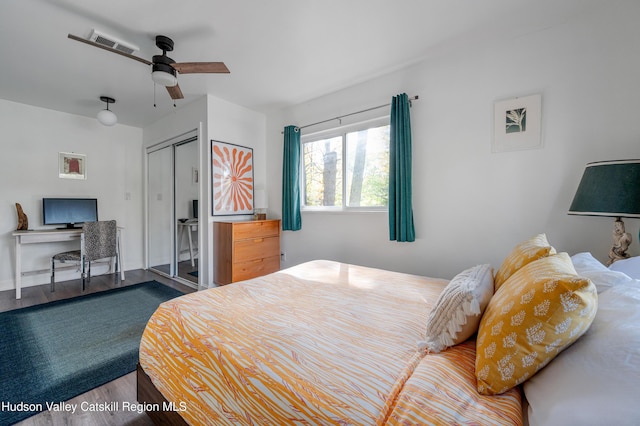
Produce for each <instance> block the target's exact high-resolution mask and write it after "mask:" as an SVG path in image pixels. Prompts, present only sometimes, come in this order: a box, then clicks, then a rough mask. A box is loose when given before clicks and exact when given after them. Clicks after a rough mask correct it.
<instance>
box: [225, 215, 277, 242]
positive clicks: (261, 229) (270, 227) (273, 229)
mask: <svg viewBox="0 0 640 426" xmlns="http://www.w3.org/2000/svg"><path fill="white" fill-rule="evenodd" d="M277 235H280V221H277V220H256V221H252V222H242V223H235V224H234V226H233V237H232V238H233V239H234V240H235V241H237V240H244V239H245V238H259V237H273V236H277Z"/></svg>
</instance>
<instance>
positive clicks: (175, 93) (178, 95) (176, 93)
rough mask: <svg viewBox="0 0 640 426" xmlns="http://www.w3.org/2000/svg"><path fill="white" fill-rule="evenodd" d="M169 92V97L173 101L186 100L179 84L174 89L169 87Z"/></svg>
mask: <svg viewBox="0 0 640 426" xmlns="http://www.w3.org/2000/svg"><path fill="white" fill-rule="evenodd" d="M167 92H169V96H171V99H184V95H183V94H182V90H180V86H178V85H177V84H176V85H175V86H172V87H167Z"/></svg>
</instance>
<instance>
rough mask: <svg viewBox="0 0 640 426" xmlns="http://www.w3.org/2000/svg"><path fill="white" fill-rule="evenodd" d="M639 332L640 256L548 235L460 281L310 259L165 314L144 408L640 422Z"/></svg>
mask: <svg viewBox="0 0 640 426" xmlns="http://www.w3.org/2000/svg"><path fill="white" fill-rule="evenodd" d="M631 262H633V263H631ZM614 265H615V264H614ZM623 268H624V272H623ZM494 272H495V274H494ZM443 313H444V314H446V315H443ZM443 318H445V319H446V321H443ZM638 324H640V258H636V259H632V260H630V261H629V263H620V264H619V265H617V266H615V267H612V268H607V267H606V266H604V265H603V264H601V263H600V262H598V261H597V260H596V259H595V258H594V257H593V256H592V255H591V254H590V253H579V254H576V255H574V256H572V257H569V255H568V254H567V253H558V252H556V250H555V249H554V248H553V247H552V246H551V245H550V244H549V243H548V241H547V240H546V236H545V235H544V234H540V235H537V236H534V237H532V238H531V239H529V240H526V241H523V242H521V243H520V244H518V245H517V246H516V247H515V248H514V249H513V251H512V252H511V253H509V254H508V255H507V256H506V258H505V260H504V262H503V263H502V265H500V267H499V268H497V270H495V271H494V270H493V268H492V267H491V266H490V265H476V266H474V267H471V268H469V269H468V270H465V271H462V272H461V273H460V274H458V275H456V276H455V277H454V278H453V279H451V280H450V281H448V280H443V279H435V278H428V277H422V276H415V275H408V274H402V273H398V272H391V271H385V270H380V269H374V268H368V267H363V266H356V265H349V264H344V263H338V262H333V261H323V260H319V261H312V262H308V263H304V264H301V265H298V266H294V267H292V268H289V269H285V270H282V271H279V272H276V273H273V274H270V275H267V276H263V277H259V278H255V279H252V280H248V281H244V282H240V283H235V284H232V285H228V286H224V287H220V288H214V289H209V290H205V291H201V292H198V293H192V294H189V295H185V296H182V297H179V298H177V299H173V300H171V301H168V302H165V303H163V304H162V305H160V307H159V308H158V310H157V311H156V312H155V314H154V315H153V316H152V318H151V319H150V321H149V323H148V325H147V328H146V330H145V332H144V334H143V337H142V341H141V345H140V362H139V366H138V400H139V401H140V402H141V403H143V404H144V408H145V410H146V411H147V413H148V414H149V416H150V417H151V418H152V419H153V420H154V422H155V423H156V424H172V425H173V424H191V425H207V424H211V425H267V424H268V425H271V424H296V425H331V424H334V425H429V424H433V425H440V424H447V425H448V424H481V425H521V424H528V425H531V426H536V425H545V426H547V425H566V424H581V425H600V424H619V425H625V424H628V425H636V424H640V410H639V409H638V408H637V401H638V400H640V387H638V386H637V383H639V382H640V326H639V325H638Z"/></svg>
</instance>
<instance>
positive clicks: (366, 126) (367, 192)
mask: <svg viewBox="0 0 640 426" xmlns="http://www.w3.org/2000/svg"><path fill="white" fill-rule="evenodd" d="M302 154H303V167H304V171H303V173H302V179H303V182H302V185H301V186H302V188H303V193H304V195H303V208H305V209H307V210H363V209H364V210H376V209H384V208H385V207H386V206H388V204H389V119H388V118H385V119H379V120H375V121H369V122H366V123H361V124H359V125H354V126H349V127H348V128H341V129H335V130H330V131H326V132H322V133H317V134H312V135H308V136H302Z"/></svg>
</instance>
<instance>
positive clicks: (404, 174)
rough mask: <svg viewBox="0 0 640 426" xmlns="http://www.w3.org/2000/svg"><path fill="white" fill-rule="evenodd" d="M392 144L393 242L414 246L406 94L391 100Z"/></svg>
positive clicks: (390, 186)
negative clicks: (407, 243) (412, 244)
mask: <svg viewBox="0 0 640 426" xmlns="http://www.w3.org/2000/svg"><path fill="white" fill-rule="evenodd" d="M390 136H391V138H390V141H389V239H390V240H391V241H403V242H411V241H415V239H416V232H415V229H414V227H413V206H412V196H411V118H410V114H409V97H408V96H407V94H406V93H402V94H400V95H398V96H394V97H393V98H392V100H391V134H390Z"/></svg>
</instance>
